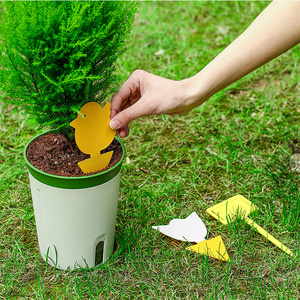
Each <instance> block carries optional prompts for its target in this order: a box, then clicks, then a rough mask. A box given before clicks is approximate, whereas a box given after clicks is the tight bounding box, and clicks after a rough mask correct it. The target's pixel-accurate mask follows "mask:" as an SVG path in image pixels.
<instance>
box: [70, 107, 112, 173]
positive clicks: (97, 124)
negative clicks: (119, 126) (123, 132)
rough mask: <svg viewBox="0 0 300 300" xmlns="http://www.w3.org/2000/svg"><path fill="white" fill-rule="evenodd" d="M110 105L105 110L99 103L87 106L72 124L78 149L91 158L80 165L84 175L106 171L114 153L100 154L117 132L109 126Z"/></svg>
mask: <svg viewBox="0 0 300 300" xmlns="http://www.w3.org/2000/svg"><path fill="white" fill-rule="evenodd" d="M109 122H110V103H107V104H106V105H105V106H104V107H103V108H102V107H101V105H100V104H99V103H97V102H89V103H87V104H85V105H84V106H83V107H82V108H81V109H80V111H79V113H78V116H77V118H76V119H75V120H74V121H72V122H71V123H70V126H72V127H73V128H75V141H76V144H77V146H78V148H79V149H80V150H81V151H82V152H83V153H85V154H89V155H90V156H91V157H90V158H89V159H86V160H84V161H81V162H79V163H78V165H79V167H80V169H81V170H82V171H83V173H91V172H97V171H100V170H103V169H105V168H106V167H107V166H108V164H109V162H110V160H111V157H112V154H113V151H110V152H107V153H104V154H100V151H101V150H103V149H105V148H107V147H108V146H109V145H110V144H111V142H112V141H113V139H114V137H115V134H116V131H114V130H112V129H111V128H110V126H109Z"/></svg>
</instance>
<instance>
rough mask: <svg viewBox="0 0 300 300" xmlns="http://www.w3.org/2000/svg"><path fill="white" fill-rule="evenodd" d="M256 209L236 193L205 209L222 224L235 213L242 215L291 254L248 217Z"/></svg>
mask: <svg viewBox="0 0 300 300" xmlns="http://www.w3.org/2000/svg"><path fill="white" fill-rule="evenodd" d="M257 209H258V207H257V206H256V205H254V204H253V203H252V202H250V201H249V200H248V199H246V198H245V197H243V196H242V195H236V196H234V197H232V198H229V199H227V200H225V201H223V202H221V203H219V204H217V205H214V206H212V207H210V208H208V209H207V210H206V211H207V212H208V213H209V214H210V215H211V216H213V217H214V218H216V219H217V220H219V221H220V222H221V223H223V224H228V223H230V222H231V221H233V220H234V218H235V217H236V216H237V215H239V216H241V217H243V218H244V220H245V221H246V223H247V224H249V225H250V226H253V227H254V228H255V229H256V230H257V231H258V232H259V233H260V234H261V235H263V236H264V237H266V238H267V239H268V240H269V241H270V242H272V243H273V244H274V245H276V246H277V247H279V248H280V249H281V250H282V251H284V252H286V253H287V254H289V255H291V256H293V254H292V252H291V250H290V249H288V248H287V247H286V246H284V245H283V244H282V243H281V242H279V241H278V240H277V239H275V238H274V237H273V236H272V235H271V234H269V233H268V232H266V231H265V230H264V229H263V228H262V227H260V226H259V225H258V224H256V223H255V222H253V221H252V220H251V219H250V218H248V215H249V214H250V213H251V212H253V211H255V210H257Z"/></svg>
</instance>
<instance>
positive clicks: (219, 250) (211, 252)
mask: <svg viewBox="0 0 300 300" xmlns="http://www.w3.org/2000/svg"><path fill="white" fill-rule="evenodd" d="M186 249H187V250H192V251H194V252H197V253H201V254H204V255H207V256H210V257H212V258H216V259H219V260H224V261H227V260H228V261H229V260H230V258H229V255H228V253H227V250H226V247H225V245H224V243H223V240H222V238H221V236H217V237H215V238H212V239H210V240H204V241H202V242H200V243H198V244H196V245H194V246H190V247H187V248H186Z"/></svg>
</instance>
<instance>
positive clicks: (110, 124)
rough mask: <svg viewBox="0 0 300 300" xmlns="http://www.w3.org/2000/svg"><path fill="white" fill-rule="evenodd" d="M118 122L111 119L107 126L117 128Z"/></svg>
mask: <svg viewBox="0 0 300 300" xmlns="http://www.w3.org/2000/svg"><path fill="white" fill-rule="evenodd" d="M120 125H121V124H120V122H119V121H118V120H111V121H110V123H109V126H110V128H111V129H112V130H117V129H119V127H120Z"/></svg>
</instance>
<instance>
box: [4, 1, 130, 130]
mask: <svg viewBox="0 0 300 300" xmlns="http://www.w3.org/2000/svg"><path fill="white" fill-rule="evenodd" d="M0 5H1V8H0V88H1V91H2V92H1V98H2V99H1V101H3V102H6V103H13V104H15V105H16V107H21V108H23V109H25V110H26V111H27V112H28V113H29V115H30V119H31V120H33V121H34V122H35V123H36V124H39V125H41V126H42V127H45V128H55V129H64V128H67V127H68V126H69V123H70V121H72V120H73V119H75V118H76V116H77V113H78V111H79V109H80V108H81V107H82V106H83V105H84V104H85V103H87V102H89V101H96V102H98V103H100V102H101V101H102V100H103V99H105V97H107V96H108V95H109V94H110V93H112V92H113V87H114V83H115V82H116V79H117V78H116V75H115V73H114V71H115V67H114V63H115V62H116V60H117V59H118V57H119V56H120V55H121V54H122V53H123V52H124V49H125V41H126V39H127V37H128V35H129V33H130V30H131V23H132V20H133V18H134V13H135V3H133V2H121V1H7V2H5V1H4V2H2V3H1V4H0Z"/></svg>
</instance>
